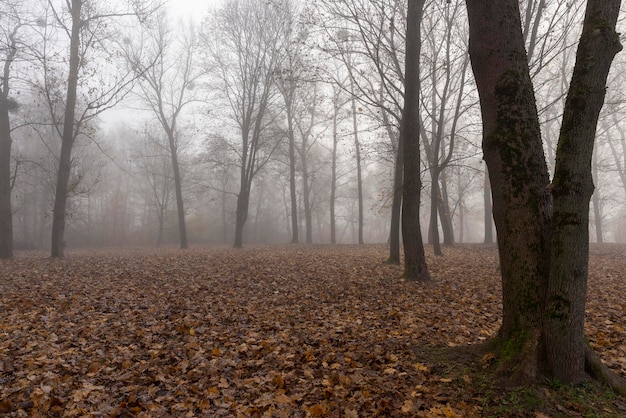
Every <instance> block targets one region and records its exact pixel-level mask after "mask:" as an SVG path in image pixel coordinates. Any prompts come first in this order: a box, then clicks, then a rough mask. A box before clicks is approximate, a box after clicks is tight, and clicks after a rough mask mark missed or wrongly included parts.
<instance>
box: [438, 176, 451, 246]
mask: <svg viewBox="0 0 626 418" xmlns="http://www.w3.org/2000/svg"><path fill="white" fill-rule="evenodd" d="M440 178H441V186H440V191H441V199H440V200H439V219H441V229H442V230H443V245H454V227H453V226H452V213H451V212H450V203H449V199H448V183H447V182H446V179H445V176H440Z"/></svg>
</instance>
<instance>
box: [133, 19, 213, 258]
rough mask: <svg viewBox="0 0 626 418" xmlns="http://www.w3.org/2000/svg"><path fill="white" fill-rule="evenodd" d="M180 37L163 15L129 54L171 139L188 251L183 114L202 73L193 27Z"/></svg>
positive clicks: (181, 230)
mask: <svg viewBox="0 0 626 418" xmlns="http://www.w3.org/2000/svg"><path fill="white" fill-rule="evenodd" d="M179 28H182V30H180V31H178V32H177V33H178V36H176V35H175V34H174V33H173V32H172V30H171V29H170V28H169V27H168V21H167V16H166V15H165V14H164V13H163V14H159V15H158V16H157V17H156V19H155V22H154V26H153V28H151V29H150V30H149V31H148V33H147V39H145V40H144V41H143V42H140V43H138V44H137V45H135V46H134V47H132V48H131V50H130V51H129V52H128V53H127V59H128V62H129V64H130V66H131V69H132V70H133V71H134V72H135V74H136V76H137V77H138V80H139V92H138V94H139V96H140V98H141V100H142V101H143V102H144V103H145V104H146V105H147V106H148V108H149V109H150V110H151V111H152V113H153V114H154V116H155V117H156V118H157V120H158V121H159V124H160V125H161V127H162V128H163V131H164V132H165V135H166V137H167V144H168V152H169V155H170V158H171V164H172V172H173V175H174V186H175V193H176V208H177V213H178V233H179V239H180V248H181V249H185V248H188V246H189V243H188V241H187V227H186V224H185V206H184V200H183V186H182V174H181V170H180V162H179V160H180V149H181V147H180V145H181V143H180V138H179V136H180V132H179V124H180V117H181V113H182V112H183V110H184V109H185V108H187V107H188V106H189V105H190V104H192V103H193V102H194V101H196V97H195V94H194V92H195V91H196V89H197V87H198V84H199V78H200V76H201V71H200V68H199V66H197V65H196V63H195V59H196V58H197V54H198V51H197V49H198V48H197V46H198V43H197V39H196V33H195V28H194V25H193V24H192V23H189V24H188V25H179ZM146 55H148V56H146Z"/></svg>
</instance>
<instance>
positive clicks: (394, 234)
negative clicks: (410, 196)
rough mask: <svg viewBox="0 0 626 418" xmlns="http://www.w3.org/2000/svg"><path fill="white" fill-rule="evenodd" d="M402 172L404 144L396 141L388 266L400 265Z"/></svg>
mask: <svg viewBox="0 0 626 418" xmlns="http://www.w3.org/2000/svg"><path fill="white" fill-rule="evenodd" d="M403 170H404V144H403V141H398V151H397V154H396V164H395V167H394V175H393V200H392V203H391V226H390V228H389V259H387V263H389V264H400V215H401V212H402V193H403V192H402V183H403V178H402V176H403Z"/></svg>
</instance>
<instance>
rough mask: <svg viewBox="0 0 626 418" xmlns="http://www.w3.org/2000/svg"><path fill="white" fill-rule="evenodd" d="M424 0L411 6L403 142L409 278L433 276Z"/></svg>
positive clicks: (415, 0)
mask: <svg viewBox="0 0 626 418" xmlns="http://www.w3.org/2000/svg"><path fill="white" fill-rule="evenodd" d="M423 7H424V1H423V0H409V3H408V8H407V22H408V23H407V33H406V62H405V94H404V110H403V112H402V121H401V124H400V141H403V142H404V183H403V188H402V238H403V243H404V277H405V279H406V280H407V281H424V280H428V279H429V274H428V266H427V265H426V257H425V255H424V244H423V242H422V232H421V228H420V217H419V210H420V200H421V199H420V194H421V191H422V180H421V178H420V127H419V112H420V110H419V106H420V101H419V94H420V81H419V77H420V65H419V64H420V62H419V60H420V50H421V40H420V23H421V20H422V11H423Z"/></svg>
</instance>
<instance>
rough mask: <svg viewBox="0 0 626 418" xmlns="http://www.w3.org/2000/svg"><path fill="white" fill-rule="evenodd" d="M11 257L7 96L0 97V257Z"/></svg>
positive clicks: (9, 134) (11, 224)
mask: <svg viewBox="0 0 626 418" xmlns="http://www.w3.org/2000/svg"><path fill="white" fill-rule="evenodd" d="M12 257H13V212H12V210H11V125H10V119H9V104H8V101H7V98H6V97H0V259H9V258H12Z"/></svg>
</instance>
